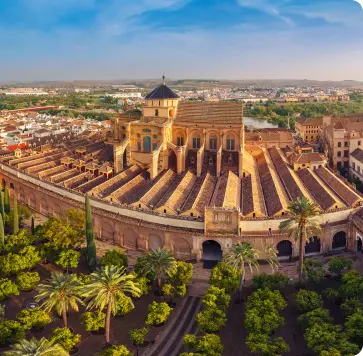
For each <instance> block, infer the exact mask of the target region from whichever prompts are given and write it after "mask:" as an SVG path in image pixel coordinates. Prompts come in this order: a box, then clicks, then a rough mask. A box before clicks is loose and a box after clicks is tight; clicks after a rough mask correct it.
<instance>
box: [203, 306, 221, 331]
mask: <svg viewBox="0 0 363 356" xmlns="http://www.w3.org/2000/svg"><path fill="white" fill-rule="evenodd" d="M196 320H197V324H198V328H199V330H200V331H202V332H205V333H215V332H218V331H219V330H221V329H222V328H223V326H225V325H226V322H227V316H226V312H225V311H223V310H221V309H215V308H207V309H204V310H202V311H201V312H199V313H198V314H197V318H196Z"/></svg>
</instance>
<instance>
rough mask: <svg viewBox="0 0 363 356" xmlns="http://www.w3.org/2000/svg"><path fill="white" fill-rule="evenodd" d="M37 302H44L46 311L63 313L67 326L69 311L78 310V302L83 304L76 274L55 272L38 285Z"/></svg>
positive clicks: (65, 325) (43, 305)
mask: <svg viewBox="0 0 363 356" xmlns="http://www.w3.org/2000/svg"><path fill="white" fill-rule="evenodd" d="M38 291H39V294H38V295H37V296H36V297H35V300H36V301H37V302H41V301H42V302H43V304H42V307H43V308H44V310H45V311H47V312H50V311H51V310H55V311H56V312H57V313H58V314H59V315H62V317H63V322H64V327H67V312H69V311H70V310H71V309H72V310H74V311H76V312H78V310H79V309H78V304H83V302H82V300H81V298H80V297H79V282H78V280H77V277H76V276H75V275H69V274H63V273H60V272H54V273H52V274H51V277H50V278H49V279H46V280H45V283H44V284H39V285H38Z"/></svg>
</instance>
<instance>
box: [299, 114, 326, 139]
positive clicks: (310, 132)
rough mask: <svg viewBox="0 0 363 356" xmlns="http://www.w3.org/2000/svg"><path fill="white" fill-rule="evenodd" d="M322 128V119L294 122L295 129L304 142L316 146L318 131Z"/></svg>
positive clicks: (304, 119) (314, 118) (306, 119)
mask: <svg viewBox="0 0 363 356" xmlns="http://www.w3.org/2000/svg"><path fill="white" fill-rule="evenodd" d="M322 128H323V118H322V117H311V118H303V117H301V118H299V119H297V120H296V121H295V129H296V132H297V133H298V134H300V136H301V137H302V139H303V140H304V141H305V142H309V143H311V144H318V143H319V139H320V131H321V129H322Z"/></svg>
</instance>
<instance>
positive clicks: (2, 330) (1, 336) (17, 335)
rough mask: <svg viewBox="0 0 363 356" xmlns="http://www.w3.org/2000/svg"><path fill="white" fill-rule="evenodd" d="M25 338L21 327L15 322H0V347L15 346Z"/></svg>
mask: <svg viewBox="0 0 363 356" xmlns="http://www.w3.org/2000/svg"><path fill="white" fill-rule="evenodd" d="M24 338H25V330H24V328H23V326H22V325H21V324H20V323H19V322H18V321H15V320H3V321H1V322H0V346H5V345H8V344H15V343H16V342H18V341H20V340H23V339H24Z"/></svg>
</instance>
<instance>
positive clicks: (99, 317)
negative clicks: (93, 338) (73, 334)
mask: <svg viewBox="0 0 363 356" xmlns="http://www.w3.org/2000/svg"><path fill="white" fill-rule="evenodd" d="M105 319H106V314H105V313H102V312H101V311H96V312H85V313H83V314H82V317H81V323H82V324H83V325H84V328H85V330H86V331H98V330H99V329H102V328H104V327H105Z"/></svg>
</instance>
